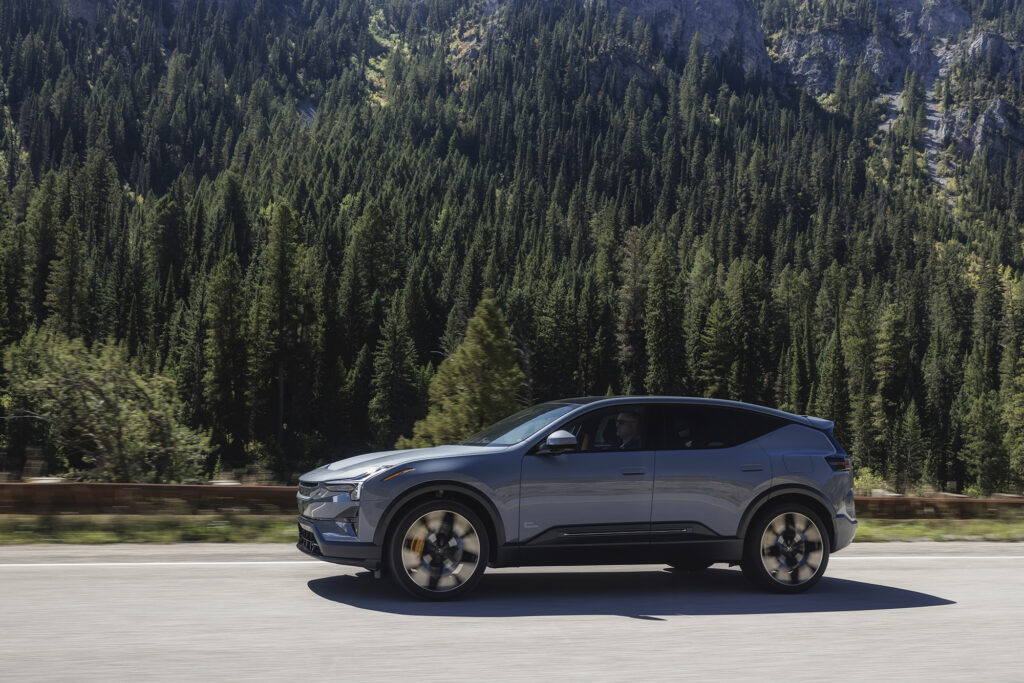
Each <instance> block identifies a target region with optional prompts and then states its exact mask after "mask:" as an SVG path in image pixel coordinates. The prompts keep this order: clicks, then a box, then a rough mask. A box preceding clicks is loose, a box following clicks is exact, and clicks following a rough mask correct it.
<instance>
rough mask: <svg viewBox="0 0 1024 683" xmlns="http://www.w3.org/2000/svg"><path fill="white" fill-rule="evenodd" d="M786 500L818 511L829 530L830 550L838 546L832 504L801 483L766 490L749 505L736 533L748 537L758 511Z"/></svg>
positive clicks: (741, 536)
mask: <svg viewBox="0 0 1024 683" xmlns="http://www.w3.org/2000/svg"><path fill="white" fill-rule="evenodd" d="M785 502H793V503H799V504H801V505H806V506H807V507H809V508H810V509H811V510H813V511H814V512H815V513H817V515H818V516H819V517H820V518H821V521H822V523H823V524H824V525H825V528H826V530H827V531H828V538H829V550H830V551H833V552H834V551H835V546H836V524H835V514H836V513H835V511H834V510H833V509H832V506H831V505H830V504H829V503H828V501H826V500H825V498H824V497H822V496H821V494H819V493H818V492H817V491H815V490H814V489H812V488H810V487H809V486H801V485H799V484H784V485H782V486H777V487H775V488H772V489H769V490H768V491H765V492H764V493H762V494H761V495H760V496H758V497H757V498H755V499H754V501H753V502H752V503H751V504H750V505H748V506H747V510H746V512H744V513H743V517H741V518H740V524H739V527H738V528H737V530H736V535H737V536H739V537H740V538H746V535H747V528H748V527H749V526H750V523H751V522H752V521H753V519H754V517H755V516H756V515H757V513H758V512H760V511H761V510H762V509H764V507H765V506H766V505H769V504H774V503H785Z"/></svg>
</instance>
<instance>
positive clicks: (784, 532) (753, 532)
mask: <svg viewBox="0 0 1024 683" xmlns="http://www.w3.org/2000/svg"><path fill="white" fill-rule="evenodd" d="M829 544H830V539H829V536H828V530H827V528H826V527H825V525H824V524H823V523H822V521H821V519H820V518H819V517H818V515H817V514H815V513H814V511H813V510H811V509H810V508H808V507H806V506H804V505H800V504H799V503H779V504H776V505H770V506H768V507H767V508H766V509H764V510H763V511H761V512H759V513H758V515H757V517H755V518H754V521H753V522H751V524H750V527H749V528H748V529H747V536H746V539H745V540H744V542H743V574H744V576H746V577H747V578H748V579H750V581H751V582H753V583H754V584H755V585H757V586H759V587H761V588H764V589H766V590H770V591H773V592H776V593H800V592H802V591H805V590H807V589H809V588H811V587H812V586H814V584H816V583H818V581H820V580H821V577H822V575H823V574H824V573H825V568H826V567H827V566H828V557H829Z"/></svg>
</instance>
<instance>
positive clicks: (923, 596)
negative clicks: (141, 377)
mask: <svg viewBox="0 0 1024 683" xmlns="http://www.w3.org/2000/svg"><path fill="white" fill-rule="evenodd" d="M139 679H145V680H172V681H193V680H220V681H235V680H285V679H291V680H316V681H322V680H329V681H367V680H401V681H416V682H419V681H490V680H511V681H523V680H526V681H536V682H537V683H540V681H541V680H583V679H586V680H590V681H603V680H616V681H642V680H687V679H695V680H715V679H717V680H735V679H745V680H754V679H756V680H785V681H801V680H842V681H849V680H876V679H883V680H964V679H971V680H986V681H996V680H1003V681H1022V680H1024V544H1000V543H886V544H859V545H854V546H853V547H851V548H848V549H846V550H844V551H843V552H841V553H838V554H836V555H835V556H834V557H833V558H832V562H831V563H830V565H829V569H828V574H827V575H826V577H825V579H824V580H823V581H822V582H821V583H820V584H819V585H818V586H817V587H816V588H815V589H814V590H813V591H811V592H810V593H807V594H804V595H797V596H776V595H769V594H764V593H760V592H757V591H755V590H754V589H753V588H752V587H750V586H749V585H748V584H747V582H746V581H745V580H744V579H743V577H742V575H741V574H740V573H739V571H738V570H736V569H727V568H724V567H721V566H719V565H716V567H715V568H712V569H711V570H708V571H706V572H701V573H697V574H690V573H681V572H675V571H671V570H668V569H666V568H665V567H662V566H642V567H605V568H584V569H578V568H571V569H570V568H542V569H505V570H496V571H489V572H488V574H486V575H485V577H484V580H483V582H482V583H481V584H480V586H479V587H478V589H477V591H476V592H475V593H474V594H473V595H472V596H470V597H469V598H468V599H466V600H464V601H460V602H454V603H422V602H417V601H414V600H412V599H410V598H407V597H405V595H404V594H402V593H400V592H399V589H398V588H397V587H395V586H393V585H392V584H391V582H390V581H387V580H376V579H373V578H371V577H370V576H369V575H368V574H366V573H364V572H361V571H360V570H357V569H351V568H347V567H339V566H335V565H330V564H326V563H322V562H318V561H315V560H308V559H305V558H304V556H302V555H301V554H300V553H299V552H298V551H297V550H295V549H294V548H293V547H291V546H279V545H169V546H158V545H145V546H142V545H140V546H131V545H115V546H59V545H52V546H20V547H0V680H5V681H6V680H9V681H35V680H61V681H80V680H103V681H109V680H139Z"/></svg>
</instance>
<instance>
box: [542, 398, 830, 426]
mask: <svg viewBox="0 0 1024 683" xmlns="http://www.w3.org/2000/svg"><path fill="white" fill-rule="evenodd" d="M549 403H556V404H566V405H573V404H575V405H580V406H584V405H586V406H590V407H594V408H600V407H602V406H605V405H606V406H620V405H642V404H651V403H654V404H666V403H678V404H683V405H705V406H719V407H722V408H738V409H741V410H749V411H752V412H756V413H763V414H765V415H773V416H775V417H780V418H782V419H785V420H790V421H791V422H797V423H799V424H802V425H806V426H808V427H814V426H815V425H814V424H812V423H811V421H810V420H809V419H808V418H807V416H805V415H795V414H793V413H787V412H786V411H784V410H777V409H775V408H768V407H765V406H759V405H756V404H754V403H744V402H743V401H730V400H728V399H724V398H698V397H696V396H581V397H578V398H563V399H559V400H557V401H549Z"/></svg>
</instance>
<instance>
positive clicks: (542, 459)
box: [519, 405, 654, 564]
mask: <svg viewBox="0 0 1024 683" xmlns="http://www.w3.org/2000/svg"><path fill="white" fill-rule="evenodd" d="M648 414H649V410H648V409H647V408H646V407H644V406H633V405H620V406H615V407H612V408H602V409H596V410H593V411H591V412H589V413H587V414H586V415H584V416H582V417H579V418H575V419H573V420H572V421H570V422H569V423H567V424H563V425H560V426H559V427H558V429H565V430H567V431H569V432H571V433H572V434H573V435H575V436H576V438H577V443H578V448H577V449H575V450H571V451H568V452H562V453H547V454H546V453H544V449H543V441H542V442H541V444H540V445H539V447H537V448H534V449H533V451H531V452H529V453H527V454H526V455H524V456H523V462H522V482H521V488H520V515H519V518H520V529H519V531H520V539H521V544H520V551H521V552H520V561H521V563H522V564H557V563H559V562H565V563H567V564H585V563H589V562H597V563H600V562H608V561H611V560H610V558H612V557H619V558H622V559H623V560H626V559H629V560H631V561H632V560H633V559H634V558H637V553H642V552H644V551H646V549H647V546H648V545H649V539H650V535H649V532H650V520H651V496H652V493H653V486H654V449H653V447H652V444H651V440H650V433H649V428H650V420H649V415H648ZM550 431H552V432H553V431H556V430H554V429H552V430H550Z"/></svg>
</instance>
